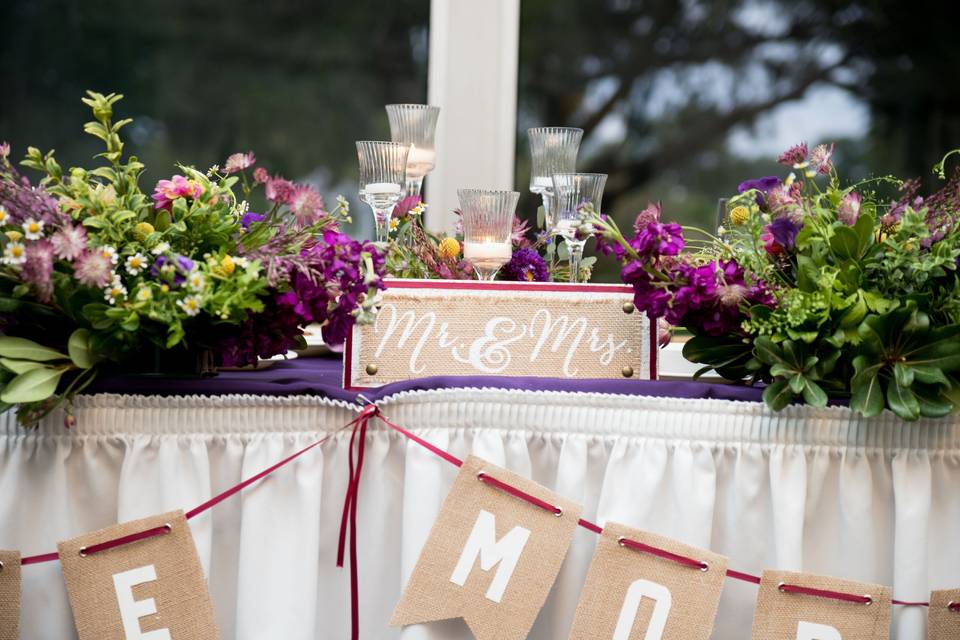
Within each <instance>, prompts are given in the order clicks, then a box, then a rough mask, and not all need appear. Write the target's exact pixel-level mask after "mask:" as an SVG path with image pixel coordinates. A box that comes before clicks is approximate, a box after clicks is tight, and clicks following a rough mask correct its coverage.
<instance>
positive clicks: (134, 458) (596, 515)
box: [0, 389, 960, 640]
mask: <svg viewBox="0 0 960 640" xmlns="http://www.w3.org/2000/svg"><path fill="white" fill-rule="evenodd" d="M381 406H382V408H383V411H384V413H385V414H386V415H387V416H388V417H390V418H391V419H392V420H393V421H394V422H396V423H398V424H400V425H402V426H405V427H408V428H411V429H413V430H415V431H416V432H417V433H418V434H419V435H421V436H422V437H424V438H426V439H428V440H430V441H431V442H433V443H435V444H437V445H439V446H441V447H445V448H447V449H449V450H450V451H452V452H453V453H455V454H457V455H460V456H463V455H466V454H468V453H475V454H477V455H479V456H482V457H484V458H487V459H489V460H490V461H492V462H495V463H497V464H501V465H503V466H506V467H508V468H510V469H512V470H514V471H516V472H518V473H521V474H525V475H527V476H529V477H532V478H533V479H534V480H536V481H537V482H540V483H542V484H544V485H546V486H548V487H550V488H552V489H554V490H556V491H558V492H561V493H564V494H566V495H567V496H569V497H570V498H573V499H576V500H579V501H582V502H583V504H584V505H585V512H584V515H585V517H587V518H589V519H591V520H593V521H595V522H598V523H603V522H604V521H605V520H608V519H610V520H616V521H619V522H622V523H625V524H628V525H632V526H635V527H639V528H642V529H646V530H649V531H654V532H657V533H660V534H664V535H668V536H672V537H674V538H678V539H680V540H682V541H684V542H687V543H689V544H693V545H700V546H703V547H709V548H711V549H713V550H715V551H717V552H719V553H723V554H726V555H728V556H729V557H730V565H731V567H732V568H735V569H739V570H742V571H749V572H752V573H759V572H760V571H761V570H762V569H763V568H764V567H777V568H781V569H790V570H804V571H811V572H817V573H826V574H833V575H837V576H843V577H847V578H852V579H859V580H866V581H874V582H881V583H885V584H892V585H893V587H894V595H895V597H897V598H900V599H904V600H926V599H927V598H928V595H929V591H930V590H931V589H935V588H937V589H939V588H949V587H956V586H960V545H958V544H957V541H958V540H960V423H958V422H957V421H927V422H921V423H917V424H912V425H908V424H904V423H902V422H900V421H898V420H895V419H894V418H893V417H892V416H891V415H889V414H885V415H884V416H883V417H881V418H878V419H874V420H863V419H859V418H857V417H855V416H853V415H852V414H851V413H850V412H849V411H848V410H847V409H844V408H839V407H838V408H827V409H819V410H818V409H811V408H806V407H791V408H788V409H787V410H786V411H784V412H782V413H780V414H773V413H771V412H770V411H768V410H767V409H766V408H764V407H763V406H762V405H761V404H758V403H747V402H731V401H723V400H677V399H670V398H650V397H628V396H611V395H594V394H570V393H557V392H516V391H513V392H511V391H498V390H477V389H474V390H463V389H453V390H437V391H424V392H411V393H404V394H399V395H397V396H393V397H391V398H388V399H387V400H385V401H383V402H382V403H381ZM356 409H357V408H356V407H350V406H348V405H346V404H344V403H334V402H332V401H329V400H325V399H322V398H319V397H310V396H292V397H266V396H222V397H198V396H193V397H170V398H161V397H143V396H119V395H98V396H92V397H85V398H82V399H81V400H80V401H79V403H78V410H77V417H78V419H79V425H78V427H77V428H76V429H75V430H74V431H73V432H66V431H64V429H63V427H62V426H61V424H60V423H59V422H58V421H55V420H50V421H49V422H48V423H47V424H44V425H42V426H41V428H40V429H39V430H38V431H33V432H25V431H24V430H22V429H21V428H20V427H17V426H16V425H15V424H14V421H13V417H12V416H11V415H9V414H8V415H6V416H2V417H0V423H2V424H0V496H2V497H0V548H13V549H20V550H21V551H22V552H23V553H24V555H30V554H35V553H43V552H48V551H53V550H55V549H56V542H57V541H58V540H60V539H64V538H68V537H72V536H74V535H77V534H79V533H83V532H86V531H90V530H94V529H98V528H101V527H103V526H106V525H110V524H113V523H115V522H118V521H126V520H131V519H135V518H139V517H143V516H147V515H151V514H154V513H158V512H162V511H166V510H170V509H175V508H181V507H182V508H184V509H189V508H191V507H193V506H195V505H197V504H200V503H201V502H203V501H204V500H205V499H207V498H209V497H210V496H211V495H213V494H214V493H216V492H218V491H220V490H222V489H225V488H227V487H229V486H231V485H233V484H235V483H237V482H239V481H240V480H241V479H242V478H245V477H247V476H250V475H252V474H254V473H256V472H258V471H260V470H261V469H263V468H265V467H267V466H269V465H271V464H272V463H274V462H276V461H278V460H280V459H282V458H283V457H285V456H287V455H289V454H290V453H293V452H294V451H296V450H298V449H300V448H302V447H304V446H306V445H307V444H309V443H311V442H313V441H314V440H316V439H317V438H318V436H319V435H320V434H323V433H324V432H325V431H331V430H334V429H336V428H338V427H339V426H341V425H343V424H344V423H346V422H347V421H349V420H350V419H352V418H353V417H354V415H355V413H356ZM348 438H349V435H342V434H341V435H338V436H337V437H334V438H332V439H331V440H329V441H328V442H326V443H325V444H324V445H323V446H322V447H321V448H319V449H317V450H314V451H313V452H311V453H309V454H307V455H305V456H303V457H302V458H301V459H299V460H297V461H296V462H294V463H293V464H292V465H290V466H288V467H286V468H284V469H282V470H281V471H279V472H277V473H276V474H274V475H273V476H271V477H269V478H267V479H266V480H265V481H263V482H261V483H260V484H259V485H257V486H255V487H252V488H250V489H248V490H246V491H245V492H244V493H243V494H242V495H239V496H235V497H233V498H231V499H230V500H228V501H226V502H224V503H222V504H220V505H219V506H217V507H215V508H214V509H213V510H212V511H211V512H207V513H206V514H204V515H202V516H200V517H198V518H196V519H194V520H193V521H192V527H193V533H194V536H195V539H196V543H197V546H198V549H199V552H200V557H201V559H202V560H203V563H204V566H205V569H206V571H207V575H208V578H209V584H210V590H211V592H212V595H213V600H214V605H215V608H216V613H217V618H218V623H219V626H220V630H221V637H223V638H225V639H227V638H237V639H240V640H264V639H268V638H269V639H273V638H283V639H284V640H299V639H304V640H306V639H308V638H309V639H311V640H313V639H315V638H331V639H333V638H348V637H349V625H350V622H349V621H350V615H349V578H348V574H347V573H346V572H345V571H344V570H339V569H337V568H336V567H335V566H334V565H335V562H334V557H335V555H336V546H337V531H338V526H339V522H340V509H341V507H342V502H343V495H344V491H345V488H346V479H347V439H348ZM454 475H455V469H454V468H453V467H452V466H451V465H449V464H448V463H446V462H444V461H442V460H440V459H439V458H437V457H436V456H434V455H433V454H432V453H430V452H428V451H426V450H424V449H423V448H421V447H420V446H418V445H417V444H415V443H412V442H408V441H407V440H405V439H404V438H403V437H402V436H400V435H398V434H395V433H393V432H389V431H385V430H383V429H382V428H381V427H377V428H373V430H372V432H371V433H370V434H369V440H368V448H367V452H366V462H365V464H364V477H363V483H362V486H361V489H360V506H359V512H358V517H359V536H358V542H359V548H360V581H361V590H362V595H361V636H362V637H363V638H370V639H378V640H379V639H383V638H403V639H404V640H411V639H414V638H417V639H427V638H429V639H440V638H443V639H452V638H469V637H470V635H469V633H468V632H467V631H466V628H465V627H464V626H463V624H462V622H460V621H450V622H445V623H438V624H435V625H429V626H423V627H412V628H408V629H407V630H405V631H404V632H403V633H401V632H400V631H399V630H396V629H391V628H389V627H387V620H388V618H389V616H390V613H391V611H392V608H393V606H394V604H395V603H396V601H397V599H398V598H399V595H400V592H401V590H402V588H403V585H404V581H405V578H406V576H407V575H408V574H409V572H410V571H411V570H412V568H413V565H414V562H415V561H416V559H417V556H418V554H419V552H420V548H421V546H422V544H423V542H424V540H425V539H426V536H427V534H428V532H429V530H430V526H431V525H432V523H433V520H434V517H435V516H436V514H437V512H438V509H439V507H440V504H441V502H442V501H443V498H444V496H445V495H446V492H447V490H448V488H449V486H450V484H451V482H452V480H453V477H454ZM595 541H596V537H595V536H594V534H592V533H590V532H588V531H584V530H579V531H578V532H577V533H576V535H575V538H574V541H573V544H572V546H571V549H570V553H569V556H568V557H567V559H566V562H565V564H564V567H563V570H562V571H561V573H560V576H559V579H558V581H557V583H556V585H555V586H554V589H553V591H552V593H551V595H550V598H549V599H548V601H547V604H546V606H545V607H544V609H543V611H542V612H541V614H540V617H539V618H538V620H537V623H536V626H535V627H534V630H533V632H532V633H531V635H530V637H531V638H535V639H538V640H548V639H550V640H552V639H556V638H566V637H567V635H568V632H569V628H570V624H571V622H572V618H573V614H574V610H575V608H576V603H577V599H578V597H579V594H580V588H581V586H582V584H583V580H584V577H585V575H586V571H587V567H588V565H589V563H590V558H591V554H592V552H593V549H594V544H595ZM23 575H24V597H23V614H22V629H23V632H22V634H23V635H22V637H23V638H24V639H26V640H40V639H57V640H60V639H63V638H72V637H75V636H74V632H73V624H72V619H71V614H70V609H69V605H68V603H67V598H66V591H65V588H64V585H63V581H62V578H61V576H60V569H59V565H58V564H57V563H48V564H42V565H34V566H28V567H25V568H24V570H23ZM755 598H756V587H754V586H753V585H750V584H746V583H741V582H737V581H730V580H728V581H727V584H726V586H725V589H724V594H723V599H722V601H721V605H720V613H719V616H718V619H717V626H716V631H715V633H714V636H713V637H714V638H715V639H717V640H742V639H744V638H746V637H747V636H748V634H749V632H748V630H749V628H750V624H751V620H752V616H753V607H754V599H755ZM925 620H926V609H924V608H916V607H913V608H906V607H895V608H894V623H893V630H892V631H893V637H894V638H897V639H899V640H919V639H922V638H923V637H925V636H924V633H925V631H924V630H925Z"/></svg>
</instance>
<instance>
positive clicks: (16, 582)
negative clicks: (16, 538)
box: [0, 551, 20, 640]
mask: <svg viewBox="0 0 960 640" xmlns="http://www.w3.org/2000/svg"><path fill="white" fill-rule="evenodd" d="M19 637H20V552H19V551H0V640H17V638H19Z"/></svg>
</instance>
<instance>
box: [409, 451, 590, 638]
mask: <svg viewBox="0 0 960 640" xmlns="http://www.w3.org/2000/svg"><path fill="white" fill-rule="evenodd" d="M481 473H483V474H485V477H487V478H490V479H491V480H492V482H484V481H482V480H481V479H480V477H479V474H481ZM496 482H500V483H505V484H507V485H509V486H511V487H514V488H516V489H519V490H521V491H523V492H525V493H526V494H528V495H530V496H533V497H534V498H535V499H538V500H540V501H542V502H543V503H544V505H542V506H537V505H535V504H531V503H530V502H528V501H527V500H524V499H523V498H521V497H518V496H517V495H514V494H511V493H510V492H509V491H507V490H504V489H503V488H502V487H499V486H497V485H496V484H495V483H496ZM546 505H552V506H551V507H550V508H544V506H546ZM553 507H557V508H558V512H556V513H555V512H554V509H553ZM580 512H581V507H580V505H578V504H576V503H574V502H572V501H570V500H568V499H566V498H564V497H562V496H559V495H557V494H555V493H553V492H551V491H549V490H547V489H545V488H544V487H542V486H540V485H538V484H536V483H535V482H532V481H531V480H528V479H526V478H523V477H521V476H518V475H516V474H514V473H511V472H509V471H507V470H506V469H502V468H500V467H497V466H495V465H493V464H490V463H489V462H485V461H484V460H481V459H480V458H477V457H475V456H470V457H469V458H467V459H466V460H465V461H464V463H463V466H462V467H461V469H460V473H459V475H457V478H456V480H455V481H454V483H453V487H452V489H451V490H450V493H449V494H448V495H447V498H446V500H444V503H443V508H442V509H441V511H440V515H439V516H438V517H437V520H436V521H435V522H434V524H433V528H432V529H431V530H430V536H429V537H428V538H427V542H426V544H425V545H424V547H423V550H422V551H421V553H420V557H419V558H418V560H417V564H416V566H415V567H414V570H413V574H412V575H411V576H410V580H409V582H408V583H407V587H406V589H405V590H404V592H403V596H402V597H401V599H400V602H399V603H398V604H397V608H396V610H395V611H394V612H393V617H392V618H391V620H390V624H391V625H394V626H398V625H408V624H416V623H423V622H432V621H436V620H446V619H449V618H458V617H462V618H463V619H464V620H465V621H466V623H467V625H468V626H469V627H470V630H471V631H472V632H473V634H474V635H475V636H476V637H477V638H478V639H479V640H512V639H522V638H526V637H527V634H528V633H529V631H530V628H531V627H532V626H533V622H534V620H535V619H536V617H537V613H538V612H539V611H540V608H541V607H542V606H543V603H544V601H545V600H546V598H547V594H548V593H549V592H550V588H551V586H552V585H553V582H554V580H555V579H556V577H557V573H558V572H559V571H560V565H561V564H562V562H563V558H564V556H565V555H566V553H567V548H568V547H569V546H570V539H571V538H572V537H573V531H574V529H575V528H576V526H577V521H578V520H579V518H580Z"/></svg>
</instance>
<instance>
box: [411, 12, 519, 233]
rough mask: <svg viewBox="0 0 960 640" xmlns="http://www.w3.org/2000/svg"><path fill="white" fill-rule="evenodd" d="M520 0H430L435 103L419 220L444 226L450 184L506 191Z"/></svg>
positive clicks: (453, 192) (452, 190) (453, 193)
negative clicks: (432, 165)
mask: <svg viewBox="0 0 960 640" xmlns="http://www.w3.org/2000/svg"><path fill="white" fill-rule="evenodd" d="M519 38H520V0H432V2H431V3H430V56H429V72H428V84H429V89H428V94H429V97H428V101H429V103H430V104H433V105H437V106H439V107H440V108H441V110H440V120H439V123H438V125H437V139H436V150H437V166H436V169H434V170H433V171H432V172H431V173H430V174H429V175H428V177H427V191H426V201H427V204H428V205H430V208H429V211H428V214H427V219H426V223H427V226H428V227H429V228H430V229H431V230H434V231H452V229H453V225H454V217H453V214H452V213H451V212H452V211H453V209H455V208H457V207H458V206H459V204H458V202H457V189H458V188H481V189H512V188H514V184H513V163H514V149H515V146H516V126H517V62H518V50H519V44H520V40H519Z"/></svg>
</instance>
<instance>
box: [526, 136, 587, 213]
mask: <svg viewBox="0 0 960 640" xmlns="http://www.w3.org/2000/svg"><path fill="white" fill-rule="evenodd" d="M527 137H528V138H529V139H530V160H531V165H530V191H531V192H532V193H536V194H538V195H539V196H540V197H541V199H542V200H543V212H544V214H545V217H546V222H547V225H546V226H547V229H551V228H552V227H554V226H555V223H554V221H553V217H552V215H553V212H552V211H551V210H550V203H551V200H550V196H551V195H552V193H553V174H555V173H573V172H574V171H576V170H577V166H576V165H577V153H578V152H579V151H580V140H581V138H583V129H576V128H573V127H538V128H536V129H528V130H527Z"/></svg>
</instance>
